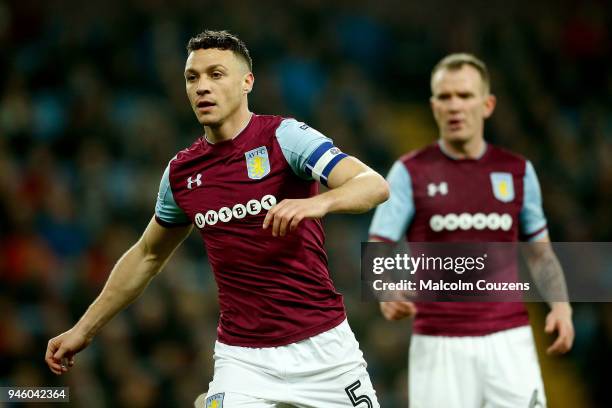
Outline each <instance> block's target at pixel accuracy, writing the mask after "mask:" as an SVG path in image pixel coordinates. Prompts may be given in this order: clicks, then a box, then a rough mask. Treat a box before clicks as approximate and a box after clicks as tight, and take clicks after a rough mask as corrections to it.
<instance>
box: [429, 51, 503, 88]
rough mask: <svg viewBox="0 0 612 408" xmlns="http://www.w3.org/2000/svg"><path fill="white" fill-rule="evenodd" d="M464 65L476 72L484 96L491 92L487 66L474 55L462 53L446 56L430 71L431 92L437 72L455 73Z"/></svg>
mask: <svg viewBox="0 0 612 408" xmlns="http://www.w3.org/2000/svg"><path fill="white" fill-rule="evenodd" d="M464 65H470V66H472V67H474V68H475V69H476V70H477V71H478V73H479V74H480V78H481V79H482V85H483V91H484V93H485V94H488V93H489V92H490V90H491V80H490V77H489V70H488V69H487V65H486V64H485V63H484V62H483V61H482V60H481V59H479V58H477V57H475V56H474V55H472V54H468V53H464V52H462V53H455V54H450V55H447V56H446V57H444V58H442V59H441V60H440V62H438V63H437V64H436V66H435V67H434V68H433V69H432V70H431V78H430V84H431V85H432V90H433V79H434V76H435V75H436V73H438V71H442V70H448V71H456V70H459V69H461V67H463V66H464Z"/></svg>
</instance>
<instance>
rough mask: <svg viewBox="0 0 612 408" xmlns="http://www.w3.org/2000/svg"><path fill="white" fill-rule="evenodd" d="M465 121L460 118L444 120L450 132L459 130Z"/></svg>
mask: <svg viewBox="0 0 612 408" xmlns="http://www.w3.org/2000/svg"><path fill="white" fill-rule="evenodd" d="M464 124H465V122H464V121H463V120H462V119H449V120H448V121H447V122H446V125H447V126H448V129H449V130H450V131H452V132H454V131H458V130H461V129H462V128H463V125H464Z"/></svg>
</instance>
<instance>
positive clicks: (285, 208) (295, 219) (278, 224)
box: [263, 196, 328, 237]
mask: <svg viewBox="0 0 612 408" xmlns="http://www.w3.org/2000/svg"><path fill="white" fill-rule="evenodd" d="M327 210H328V207H327V205H326V204H325V201H324V200H323V199H322V198H320V196H314V197H311V198H303V199H287V200H283V201H281V202H280V203H278V204H277V205H275V206H274V207H272V208H271V209H270V211H268V214H266V218H265V219H264V222H263V229H267V228H268V227H270V226H271V227H272V236H275V237H278V236H280V237H284V236H285V235H286V234H287V233H288V232H293V231H295V229H296V228H297V227H298V225H299V224H300V222H301V221H302V220H303V219H304V218H323V216H324V215H325V214H327Z"/></svg>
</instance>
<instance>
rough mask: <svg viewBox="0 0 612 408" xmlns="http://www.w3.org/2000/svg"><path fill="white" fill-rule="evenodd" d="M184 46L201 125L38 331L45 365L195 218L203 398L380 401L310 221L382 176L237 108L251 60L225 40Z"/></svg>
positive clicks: (133, 293) (150, 269)
mask: <svg viewBox="0 0 612 408" xmlns="http://www.w3.org/2000/svg"><path fill="white" fill-rule="evenodd" d="M187 49H188V57H187V62H186V65H185V84H186V88H187V95H188V97H189V101H190V102H191V106H192V108H193V110H194V112H195V115H196V117H197V119H198V121H199V122H200V123H201V124H202V125H203V127H204V135H203V136H202V137H201V138H199V139H197V140H196V141H195V142H194V143H193V144H192V145H191V147H189V148H187V149H185V150H182V151H181V152H179V153H178V154H177V155H176V156H175V157H174V158H173V159H172V160H170V162H169V164H168V166H167V168H166V170H165V172H164V174H163V177H162V180H161V185H160V189H159V195H158V198H157V205H156V207H155V216H154V217H153V219H152V220H151V221H150V223H149V225H148V227H147V228H146V230H145V232H144V234H143V235H142V237H141V238H140V240H139V241H138V242H137V243H136V244H135V245H134V246H133V247H132V248H131V249H129V250H128V251H127V252H126V253H125V254H124V255H123V256H122V257H121V259H120V260H119V261H118V262H117V264H116V265H115V267H114V269H113V270H112V272H111V274H110V277H109V279H108V281H107V282H106V285H105V287H104V289H103V290H102V292H101V294H100V295H99V296H98V298H97V299H96V300H95V301H94V302H93V303H92V304H91V306H90V307H89V308H88V309H87V311H86V312H85V314H84V315H83V317H82V318H81V319H80V320H79V321H78V322H77V323H76V325H75V326H74V327H73V328H72V329H70V330H68V331H67V332H65V333H63V334H61V335H59V336H57V337H55V338H53V339H51V340H50V341H49V344H48V348H47V353H46V361H47V364H48V365H49V367H50V369H51V370H52V371H53V372H54V373H56V374H62V373H64V372H66V371H68V370H69V369H70V368H71V367H72V365H73V364H74V356H75V354H76V353H78V352H79V351H81V350H82V349H84V348H85V347H86V346H87V345H88V344H89V343H90V342H91V341H92V339H93V337H94V336H95V335H96V333H98V331H99V330H100V329H101V328H102V327H103V326H104V325H105V324H106V323H107V322H108V321H109V320H110V319H111V318H112V317H113V316H114V315H115V314H117V313H118V312H119V311H120V310H122V309H123V308H125V307H126V306H127V305H128V304H129V303H131V302H132V301H133V300H135V299H136V298H137V297H138V296H139V295H140V293H141V292H142V291H143V290H144V288H145V287H146V286H147V284H148V283H149V281H150V280H151V279H152V278H153V277H154V276H155V275H156V274H157V273H159V272H160V270H161V269H162V268H163V266H164V264H165V263H166V262H167V261H168V259H169V258H170V256H171V255H172V253H173V252H174V250H175V249H176V248H177V246H178V245H179V244H180V243H181V242H182V241H183V240H184V239H185V237H187V235H188V234H189V233H190V231H191V230H192V228H193V226H194V225H195V228H197V229H198V232H199V233H200V234H201V235H202V238H203V240H204V245H205V247H206V251H207V253H208V257H209V259H210V263H211V265H212V267H213V271H214V274H215V279H216V281H217V285H218V289H219V291H218V293H219V304H220V310H221V315H220V318H219V326H218V331H217V335H218V338H217V342H216V344H215V356H214V359H215V370H214V377H213V380H212V382H211V383H210V386H209V389H208V392H207V394H206V398H205V401H204V403H205V406H206V407H211V406H215V407H219V408H220V407H231V408H239V407H247V406H248V407H251V408H259V407H261V408H264V407H276V406H282V405H283V404H290V405H293V406H296V407H302V406H304V407H313V406H316V407H331V408H333V407H354V406H356V405H357V404H360V406H362V407H366V406H367V407H369V408H372V407H379V404H378V402H377V398H376V394H375V392H374V389H373V387H372V383H371V381H370V378H369V376H368V373H367V371H366V363H365V361H364V359H363V356H362V353H361V351H360V349H359V345H358V343H357V341H356V340H355V336H354V335H353V333H352V331H351V329H350V328H349V325H348V323H347V321H346V314H345V310H344V305H343V301H342V296H341V295H340V294H339V293H338V292H336V290H335V289H334V286H333V284H332V281H331V279H330V276H329V272H328V270H327V256H326V254H325V250H324V247H323V244H324V234H323V228H322V225H321V218H322V217H323V216H325V215H326V214H328V213H332V212H346V213H361V212H365V211H368V210H369V209H371V208H373V207H374V206H376V205H377V204H379V203H381V202H383V201H385V200H386V199H387V197H388V194H389V193H388V187H387V183H386V182H385V180H384V178H382V177H381V176H380V175H379V174H377V173H376V172H374V171H373V170H371V169H370V168H369V167H368V166H366V165H364V164H363V163H361V162H360V161H359V160H357V159H355V158H352V157H349V156H347V155H346V154H344V153H342V152H341V151H340V150H339V149H338V148H337V147H334V145H333V143H332V141H331V140H330V139H328V138H327V137H325V136H324V135H323V134H321V133H319V132H317V131H316V130H314V129H312V128H310V127H308V126H307V125H305V124H304V123H301V122H298V121H296V120H294V119H286V118H282V117H279V116H269V115H257V114H254V113H252V112H250V111H249V107H248V94H249V92H251V90H252V88H253V83H254V76H253V73H252V61H251V58H250V56H249V52H248V50H247V48H246V46H245V44H244V43H243V42H242V41H241V40H239V39H238V38H237V37H235V36H233V35H231V34H229V33H227V32H225V31H205V32H203V33H201V34H199V35H198V36H196V37H194V38H192V39H191V40H190V41H189V43H188V46H187ZM318 183H322V184H324V185H325V186H327V187H329V191H327V192H325V193H322V194H319V192H318Z"/></svg>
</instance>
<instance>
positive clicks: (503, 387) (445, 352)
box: [408, 326, 546, 408]
mask: <svg viewBox="0 0 612 408" xmlns="http://www.w3.org/2000/svg"><path fill="white" fill-rule="evenodd" d="M408 376H409V380H408V383H409V385H408V399H409V401H410V407H411V408H454V407H456V408H483V407H485V408H493V407H495V408H502V407H508V408H545V407H546V396H545V395H544V385H543V384H542V375H541V373H540V365H539V363H538V357H537V354H536V349H535V345H534V342H533V334H532V333H531V328H530V327H529V326H522V327H517V328H514V329H510V330H504V331H500V332H497V333H493V334H490V335H487V336H478V337H446V336H425V335H419V334H415V335H413V336H412V340H411V343H410V355H409V374H408Z"/></svg>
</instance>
